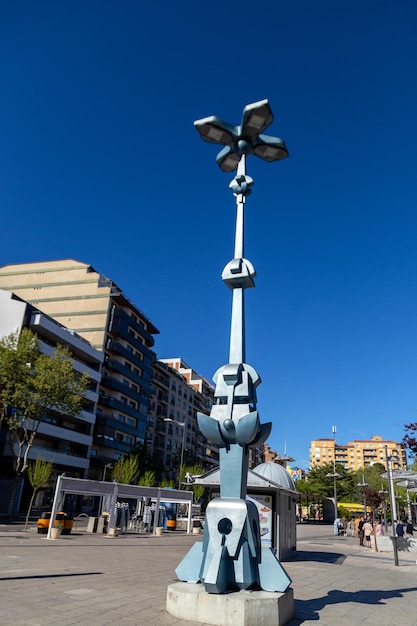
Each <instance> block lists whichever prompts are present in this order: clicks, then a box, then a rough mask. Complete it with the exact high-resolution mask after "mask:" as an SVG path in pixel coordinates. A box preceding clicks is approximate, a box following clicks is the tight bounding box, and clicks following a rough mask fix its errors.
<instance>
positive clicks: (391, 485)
mask: <svg viewBox="0 0 417 626" xmlns="http://www.w3.org/2000/svg"><path fill="white" fill-rule="evenodd" d="M385 457H386V461H387V472H388V492H389V499H390V503H391V517H392V526H391V537H392V545H393V548H394V565H399V563H398V548H397V537H396V534H395V524H394V515H395V510H396V507H395V494H394V479H393V477H392V465H391V456H390V455H388V446H385Z"/></svg>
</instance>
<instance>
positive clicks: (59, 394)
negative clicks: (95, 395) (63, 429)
mask: <svg viewBox="0 0 417 626" xmlns="http://www.w3.org/2000/svg"><path fill="white" fill-rule="evenodd" d="M39 345H40V344H39V340H38V338H37V336H36V335H35V334H34V333H32V331H30V330H29V329H26V328H24V329H23V330H22V331H21V333H20V334H19V333H17V332H16V333H12V334H11V335H8V336H7V337H4V338H2V339H1V340H0V404H1V407H2V412H1V420H2V422H4V423H5V424H6V426H7V429H8V435H9V442H10V448H11V452H12V455H13V457H14V472H15V477H16V480H15V484H14V488H13V490H12V494H11V501H10V512H12V507H13V501H14V497H15V492H16V489H17V485H18V482H19V479H20V478H21V477H22V476H23V475H24V474H25V473H26V471H27V469H28V459H29V453H30V450H31V448H32V446H33V443H34V439H35V437H36V433H37V432H38V429H39V425H40V423H41V422H42V420H44V419H45V418H47V417H48V416H49V415H51V414H53V413H56V412H59V413H62V414H64V415H68V416H72V417H75V416H77V415H78V414H79V413H80V411H81V409H82V407H83V404H84V402H85V400H84V397H83V394H84V393H85V391H86V390H87V388H88V385H89V382H90V378H89V376H88V374H87V373H84V374H83V375H82V376H79V375H78V374H77V373H76V372H75V371H74V368H73V364H72V359H71V355H70V352H69V350H67V349H66V348H63V347H62V346H60V345H57V346H56V348H55V349H54V351H53V354H52V356H48V355H46V354H42V353H41V351H40V348H39Z"/></svg>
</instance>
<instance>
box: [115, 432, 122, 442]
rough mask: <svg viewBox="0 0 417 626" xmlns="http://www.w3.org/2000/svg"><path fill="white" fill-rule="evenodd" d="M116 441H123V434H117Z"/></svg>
mask: <svg viewBox="0 0 417 626" xmlns="http://www.w3.org/2000/svg"><path fill="white" fill-rule="evenodd" d="M116 441H123V435H122V433H116Z"/></svg>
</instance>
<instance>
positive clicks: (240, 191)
mask: <svg viewBox="0 0 417 626" xmlns="http://www.w3.org/2000/svg"><path fill="white" fill-rule="evenodd" d="M272 121H273V114H272V111H271V108H270V106H269V103H268V100H262V101H260V102H255V103H253V104H249V105H247V106H246V107H245V108H244V109H243V116H242V123H241V125H240V126H233V125H231V124H228V123H227V122H224V121H222V120H221V119H219V118H218V117H216V116H211V117H206V118H204V119H201V120H197V121H196V122H194V125H195V127H196V128H197V131H198V132H199V134H200V136H201V138H202V139H204V140H205V141H209V142H211V143H216V144H221V145H224V148H223V149H222V150H221V151H220V152H219V154H218V155H217V159H216V160H217V163H218V164H219V166H220V168H221V169H222V170H223V171H225V172H231V171H234V170H236V169H237V172H236V176H235V178H234V179H233V180H232V182H231V183H230V188H231V190H232V192H233V194H234V196H235V197H236V205H237V216H236V234H235V251H234V258H233V259H232V260H231V261H230V262H229V263H228V264H227V265H226V267H225V268H224V270H223V273H222V279H223V281H224V282H225V283H226V285H227V286H228V287H229V289H231V290H232V293H233V300H232V320H231V331H230V352H229V363H228V364H227V365H223V366H222V367H220V369H218V370H217V372H216V373H215V374H214V376H213V380H214V382H215V383H216V388H215V394H214V396H215V400H214V404H213V406H212V409H211V412H210V416H207V415H204V414H202V413H198V414H197V420H198V425H199V428H200V430H201V432H202V433H203V435H204V436H205V437H207V439H209V440H210V441H212V442H213V443H216V444H217V445H218V446H219V447H220V497H219V498H216V499H214V500H212V501H211V502H210V503H209V505H208V506H207V510H206V523H205V528H204V540H203V542H197V543H196V544H195V545H194V546H193V547H192V548H191V550H190V551H189V552H188V554H187V555H186V556H185V558H184V559H183V560H182V562H181V563H180V564H179V566H178V567H177V569H176V574H177V576H178V578H179V580H182V581H187V582H189V583H198V582H202V583H203V584H204V587H205V590H206V591H207V592H209V593H217V594H219V593H225V592H227V591H233V590H235V591H237V590H240V589H259V588H261V589H264V590H265V591H279V592H283V591H285V590H286V589H287V588H288V586H289V585H290V583H291V579H290V578H289V577H288V575H287V573H286V572H285V570H284V569H283V567H282V566H281V564H280V562H279V560H278V559H277V558H276V556H275V555H274V554H273V552H272V551H271V549H270V548H267V547H262V545H261V538H260V530H259V518H258V512H257V509H256V506H255V505H254V504H253V503H252V502H250V501H248V500H246V491H247V475H248V458H249V447H250V446H256V445H259V444H261V443H263V442H264V441H265V440H266V439H267V438H268V436H269V433H270V431H271V426H272V424H271V423H267V424H261V423H260V420H259V415H258V411H257V409H256V388H257V387H258V385H259V384H260V382H261V379H260V377H259V375H258V374H257V372H256V371H255V369H254V368H253V367H251V366H250V365H248V364H247V363H246V362H245V360H246V356H245V309H244V299H245V289H249V288H251V287H254V286H255V283H254V280H253V279H254V277H255V275H256V273H255V269H254V267H253V265H252V263H251V262H250V261H248V260H247V259H245V257H244V206H245V202H246V198H247V197H248V196H249V194H250V193H251V186H252V185H253V180H252V178H251V177H250V176H247V174H246V157H247V156H248V155H249V154H252V153H253V154H255V155H256V156H258V157H260V158H261V159H264V160H265V161H278V160H281V159H284V158H285V157H287V156H288V151H287V148H286V146H285V143H284V141H283V140H282V139H278V138H275V137H269V136H267V135H262V134H260V133H262V132H263V131H264V130H265V129H266V128H267V127H268V126H269V125H270V124H271V123H272Z"/></svg>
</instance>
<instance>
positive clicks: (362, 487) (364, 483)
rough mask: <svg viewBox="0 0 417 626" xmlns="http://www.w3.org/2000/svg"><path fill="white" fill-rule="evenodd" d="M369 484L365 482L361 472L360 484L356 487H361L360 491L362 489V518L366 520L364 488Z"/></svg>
mask: <svg viewBox="0 0 417 626" xmlns="http://www.w3.org/2000/svg"><path fill="white" fill-rule="evenodd" d="M368 485H369V483H367V482H365V476H364V475H363V472H362V482H361V483H358V487H361V489H363V516H364V518H365V520H366V491H365V490H366V487H368Z"/></svg>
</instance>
